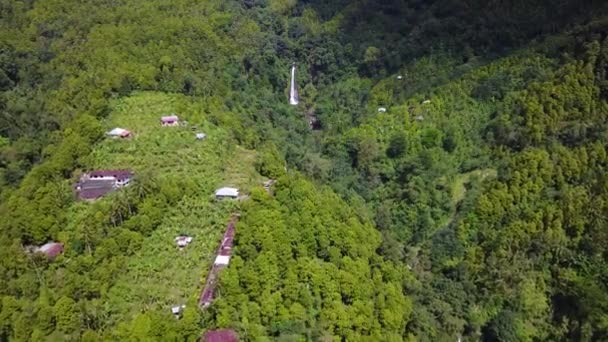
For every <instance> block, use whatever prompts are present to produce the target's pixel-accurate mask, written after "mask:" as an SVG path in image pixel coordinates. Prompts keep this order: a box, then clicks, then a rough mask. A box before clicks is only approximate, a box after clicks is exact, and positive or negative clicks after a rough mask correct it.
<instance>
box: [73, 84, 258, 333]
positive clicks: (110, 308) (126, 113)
mask: <svg viewBox="0 0 608 342" xmlns="http://www.w3.org/2000/svg"><path fill="white" fill-rule="evenodd" d="M171 113H175V114H177V115H178V116H179V117H180V119H181V120H182V122H183V121H187V122H188V124H187V125H180V126H177V127H162V126H161V125H160V117H161V116H163V115H169V114H171ZM106 124H107V125H106V127H105V128H106V129H107V130H110V129H112V128H114V127H121V128H125V129H128V130H130V131H132V132H133V134H134V136H133V137H132V138H131V139H107V140H105V141H103V142H101V143H100V144H99V145H98V146H97V147H96V148H95V150H94V151H93V153H92V154H91V155H90V157H89V158H90V159H89V160H88V163H87V164H88V165H90V168H91V169H94V168H104V169H106V168H107V169H123V168H124V169H132V170H133V171H135V173H136V175H146V177H153V179H163V180H167V181H169V182H171V181H178V180H181V181H183V180H185V181H187V182H190V183H191V184H192V186H193V187H194V188H195V189H197V191H195V192H194V195H189V196H184V197H182V198H181V199H180V200H179V201H178V203H177V204H176V205H174V206H172V207H171V208H169V209H167V210H166V211H165V212H164V213H163V220H162V223H161V224H160V226H159V227H157V229H156V230H154V232H152V234H151V235H150V236H148V237H146V238H145V239H144V241H143V244H142V247H141V249H140V250H139V251H138V252H137V253H136V254H135V255H133V256H131V257H129V259H128V260H127V262H126V268H125V269H124V271H123V272H120V273H119V274H117V278H116V281H115V283H114V285H113V286H112V287H111V288H109V289H106V291H105V292H104V293H103V294H102V301H103V303H104V307H105V309H106V310H107V312H106V314H107V315H108V316H109V317H111V319H110V321H113V323H114V324H117V323H120V322H124V321H128V320H130V319H131V318H133V317H135V315H136V314H138V313H141V312H143V311H150V310H153V311H160V312H162V313H163V314H167V316H170V314H171V313H170V308H171V306H173V305H181V304H186V305H187V306H192V307H194V306H195V303H196V299H197V296H198V294H199V291H200V289H201V288H202V284H203V283H204V281H205V276H206V272H207V270H208V268H209V266H210V264H211V262H212V258H213V254H214V252H215V250H216V248H217V245H218V242H219V240H220V238H221V236H222V234H223V232H224V229H225V226H226V223H227V221H228V218H229V216H230V214H231V213H233V212H234V211H236V210H238V203H237V202H234V201H220V202H218V201H216V200H215V199H214V195H213V194H214V190H215V189H216V188H218V187H221V186H235V187H239V188H241V189H243V190H245V191H246V190H247V188H249V187H250V186H254V185H256V184H259V183H260V181H261V178H259V177H260V176H259V175H257V173H256V172H255V169H254V166H253V163H254V162H255V152H254V151H248V150H245V149H242V148H240V147H236V146H235V144H234V142H233V141H232V140H231V139H230V138H229V135H228V134H227V133H226V132H225V131H224V130H222V129H220V128H218V127H216V126H214V125H212V124H210V123H208V122H207V121H206V118H205V106H204V104H203V103H199V102H193V100H191V99H190V98H187V97H184V96H181V95H171V94H161V93H137V94H134V95H133V96H131V97H129V98H125V99H121V100H117V101H116V102H115V103H114V104H113V110H112V113H111V114H110V116H109V117H108V119H107V122H106ZM193 126H196V128H195V129H194V128H193ZM196 132H203V133H205V134H207V139H205V140H202V141H198V140H196V139H195V133H196ZM135 181H137V179H136V180H135ZM101 201H111V196H110V198H104V199H101ZM91 208H92V206H90V205H89V204H83V203H79V204H77V205H76V206H75V208H74V216H73V217H79V216H80V217H82V216H86V215H92V214H93V213H92V212H90V210H92V209H91ZM180 234H187V235H190V236H192V237H193V238H194V239H193V241H192V243H191V244H190V245H189V246H187V247H186V248H184V249H183V250H180V249H178V248H177V247H176V245H175V241H174V238H175V237H176V236H177V235H180Z"/></svg>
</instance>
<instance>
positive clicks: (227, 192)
mask: <svg viewBox="0 0 608 342" xmlns="http://www.w3.org/2000/svg"><path fill="white" fill-rule="evenodd" d="M215 196H218V197H239V189H236V188H228V187H224V188H219V189H217V190H216V191H215Z"/></svg>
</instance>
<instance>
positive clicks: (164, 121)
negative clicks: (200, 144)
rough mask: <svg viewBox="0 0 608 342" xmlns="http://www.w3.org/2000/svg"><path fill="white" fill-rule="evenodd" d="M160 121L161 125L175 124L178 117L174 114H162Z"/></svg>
mask: <svg viewBox="0 0 608 342" xmlns="http://www.w3.org/2000/svg"><path fill="white" fill-rule="evenodd" d="M160 123H161V125H163V126H177V125H179V117H178V116H177V115H175V114H172V115H168V116H163V117H161V118H160Z"/></svg>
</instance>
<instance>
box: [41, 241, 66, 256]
mask: <svg viewBox="0 0 608 342" xmlns="http://www.w3.org/2000/svg"><path fill="white" fill-rule="evenodd" d="M34 252H38V253H42V254H44V255H46V256H47V258H49V259H54V258H55V257H57V256H58V255H59V254H61V253H63V244H62V243H59V242H48V243H45V244H44V245H42V246H40V247H37V248H35V249H34Z"/></svg>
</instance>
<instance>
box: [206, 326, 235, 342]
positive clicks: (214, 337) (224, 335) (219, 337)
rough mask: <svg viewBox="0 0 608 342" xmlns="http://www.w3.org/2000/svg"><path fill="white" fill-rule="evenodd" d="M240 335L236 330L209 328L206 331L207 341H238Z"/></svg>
mask: <svg viewBox="0 0 608 342" xmlns="http://www.w3.org/2000/svg"><path fill="white" fill-rule="evenodd" d="M238 340H239V337H238V336H237V334H236V332H234V330H230V329H221V330H209V331H207V332H206V333H205V342H238Z"/></svg>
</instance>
